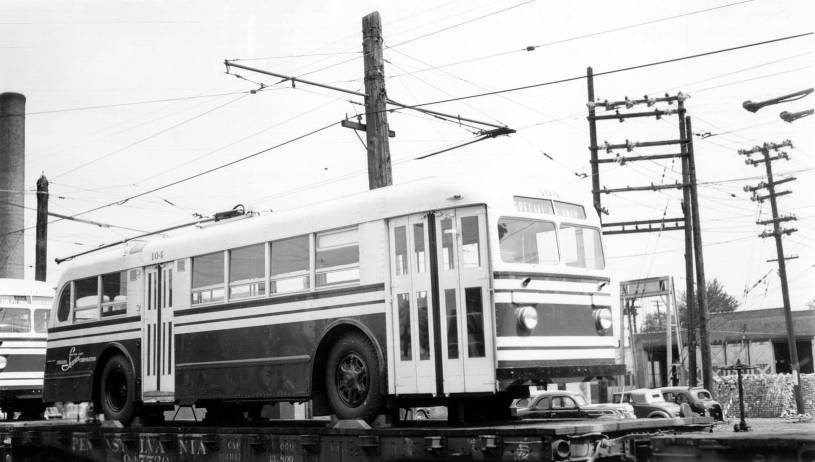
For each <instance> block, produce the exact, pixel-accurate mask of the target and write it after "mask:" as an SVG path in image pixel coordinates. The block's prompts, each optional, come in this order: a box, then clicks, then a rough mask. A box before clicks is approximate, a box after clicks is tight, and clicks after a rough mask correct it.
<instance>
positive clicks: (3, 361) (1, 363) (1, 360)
mask: <svg viewBox="0 0 815 462" xmlns="http://www.w3.org/2000/svg"><path fill="white" fill-rule="evenodd" d="M6 365H8V358H6V357H5V356H0V371H2V370H3V369H5V368H6Z"/></svg>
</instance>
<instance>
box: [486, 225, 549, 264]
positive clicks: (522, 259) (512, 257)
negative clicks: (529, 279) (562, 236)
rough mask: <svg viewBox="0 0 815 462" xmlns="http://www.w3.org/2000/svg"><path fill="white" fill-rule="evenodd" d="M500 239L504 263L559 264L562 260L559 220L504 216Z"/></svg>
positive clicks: (499, 233)
mask: <svg viewBox="0 0 815 462" xmlns="http://www.w3.org/2000/svg"><path fill="white" fill-rule="evenodd" d="M498 240H499V242H500V248H501V260H502V261H503V262H504V263H527V264H557V262H558V261H559V260H560V256H559V254H558V249H557V238H556V237H555V224H554V223H551V222H548V221H541V220H529V219H523V218H506V217H502V218H501V219H500V220H498Z"/></svg>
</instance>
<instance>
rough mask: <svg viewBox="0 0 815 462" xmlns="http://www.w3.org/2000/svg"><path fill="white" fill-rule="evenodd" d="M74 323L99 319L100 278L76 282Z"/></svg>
mask: <svg viewBox="0 0 815 462" xmlns="http://www.w3.org/2000/svg"><path fill="white" fill-rule="evenodd" d="M74 294H75V295H74V321H90V320H93V319H99V277H98V276H93V277H90V278H85V279H77V280H76V281H74Z"/></svg>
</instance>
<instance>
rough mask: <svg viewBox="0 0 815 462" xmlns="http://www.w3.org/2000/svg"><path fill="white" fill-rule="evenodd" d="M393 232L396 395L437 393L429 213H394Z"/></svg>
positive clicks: (391, 222)
mask: <svg viewBox="0 0 815 462" xmlns="http://www.w3.org/2000/svg"><path fill="white" fill-rule="evenodd" d="M388 229H389V234H390V239H389V240H390V260H391V265H390V271H391V284H392V287H391V294H392V297H393V300H392V303H391V307H392V310H393V314H392V316H391V319H392V320H393V321H392V322H393V332H394V343H395V344H394V346H393V348H391V351H392V353H391V354H392V355H393V361H394V364H395V382H396V383H395V387H396V394H414V393H431V394H435V393H436V367H435V352H434V351H433V345H434V343H435V341H434V338H433V317H432V313H433V297H432V295H431V286H430V267H429V258H428V246H427V242H428V239H427V217H426V216H425V215H410V216H406V217H399V218H394V219H391V220H390V221H389V224H388Z"/></svg>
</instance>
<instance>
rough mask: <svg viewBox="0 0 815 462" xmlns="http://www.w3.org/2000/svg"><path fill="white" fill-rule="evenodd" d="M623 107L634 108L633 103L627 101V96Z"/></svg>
mask: <svg viewBox="0 0 815 462" xmlns="http://www.w3.org/2000/svg"><path fill="white" fill-rule="evenodd" d="M625 107H626V109H631V108H632V107H634V102H633V101H631V100H630V99H628V97H627V96H626V97H625Z"/></svg>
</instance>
